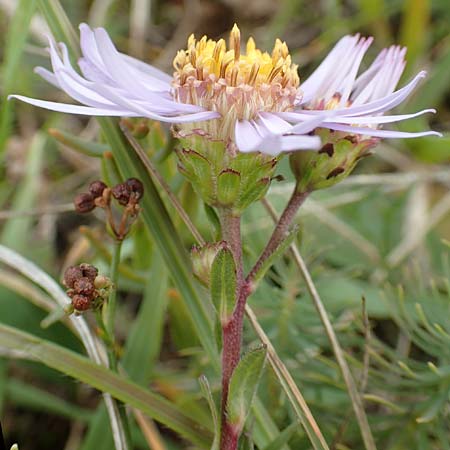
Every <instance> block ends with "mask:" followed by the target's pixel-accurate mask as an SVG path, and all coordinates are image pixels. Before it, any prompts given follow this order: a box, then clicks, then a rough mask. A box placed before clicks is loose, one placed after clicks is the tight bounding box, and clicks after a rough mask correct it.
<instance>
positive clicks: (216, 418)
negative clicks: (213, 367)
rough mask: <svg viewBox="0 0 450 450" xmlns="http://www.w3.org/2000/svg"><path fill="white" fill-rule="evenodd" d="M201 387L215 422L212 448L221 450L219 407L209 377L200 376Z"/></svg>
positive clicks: (212, 449)
mask: <svg viewBox="0 0 450 450" xmlns="http://www.w3.org/2000/svg"><path fill="white" fill-rule="evenodd" d="M199 383H200V388H201V390H202V393H203V396H204V397H205V398H206V401H207V402H208V406H209V409H210V411H211V416H212V418H213V422H214V441H213V443H212V445H211V449H210V450H219V438H220V421H219V415H218V413H217V407H216V404H215V403H214V398H213V395H212V392H211V387H210V385H209V382H208V378H206V377H205V376H204V375H202V376H201V377H200V378H199Z"/></svg>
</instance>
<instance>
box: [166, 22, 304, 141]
mask: <svg viewBox="0 0 450 450" xmlns="http://www.w3.org/2000/svg"><path fill="white" fill-rule="evenodd" d="M173 65H174V68H175V73H174V81H173V86H174V97H175V98H176V100H177V101H179V102H182V103H189V104H194V105H199V106H202V107H204V108H206V109H208V110H210V111H217V112H219V113H220V114H221V116H222V118H221V119H217V120H212V121H209V122H205V123H204V124H191V125H189V126H188V125H183V127H182V128H183V129H185V130H186V129H187V128H190V129H194V128H202V129H203V130H204V131H207V132H208V133H209V134H210V135H211V136H212V137H214V138H219V139H224V140H227V139H232V138H233V130H234V124H235V122H236V120H242V119H245V120H250V119H254V118H255V117H256V115H257V113H258V112H262V111H273V112H279V111H287V110H290V109H292V107H293V105H294V101H295V99H296V96H297V88H298V86H299V83H300V80H299V77H298V74H297V66H296V65H295V64H292V61H291V56H290V54H289V50H288V47H287V45H286V43H285V42H281V41H280V40H279V39H277V40H276V42H275V45H274V48H273V51H272V54H271V55H270V54H269V53H267V52H262V51H261V50H259V49H257V48H256V46H255V41H254V40H253V38H250V39H249V40H248V41H247V45H246V52H245V53H241V34H240V31H239V28H238V27H237V26H236V25H234V27H233V29H232V31H231V33H230V40H229V48H228V49H227V45H226V43H225V41H224V40H223V39H219V40H218V41H214V40H212V39H208V38H207V37H206V36H203V37H202V38H201V39H200V40H196V39H195V37H194V35H191V36H190V37H189V39H188V43H187V49H186V50H180V51H179V52H178V53H177V55H176V57H175V59H174V61H173Z"/></svg>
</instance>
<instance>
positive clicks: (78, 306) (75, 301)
mask: <svg viewBox="0 0 450 450" xmlns="http://www.w3.org/2000/svg"><path fill="white" fill-rule="evenodd" d="M91 303H92V300H91V299H90V298H88V297H85V296H84V295H80V294H76V295H74V296H73V297H72V306H73V308H74V310H75V311H79V312H82V311H87V310H88V309H89V308H90V307H91Z"/></svg>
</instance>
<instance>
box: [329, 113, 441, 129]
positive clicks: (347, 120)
mask: <svg viewBox="0 0 450 450" xmlns="http://www.w3.org/2000/svg"><path fill="white" fill-rule="evenodd" d="M427 113H433V114H435V113H436V110H435V109H423V110H422V111H418V112H416V113H413V114H397V115H391V116H355V117H333V118H332V119H330V120H328V121H327V120H324V121H323V122H324V124H327V123H342V124H349V125H352V124H358V125H364V124H381V123H393V122H400V121H402V120H407V119H412V118H413V117H417V116H421V115H422V114H427Z"/></svg>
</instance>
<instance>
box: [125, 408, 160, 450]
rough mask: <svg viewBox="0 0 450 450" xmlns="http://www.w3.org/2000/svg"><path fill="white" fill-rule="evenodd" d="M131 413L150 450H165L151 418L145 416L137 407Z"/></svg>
mask: <svg viewBox="0 0 450 450" xmlns="http://www.w3.org/2000/svg"><path fill="white" fill-rule="evenodd" d="M133 414H134V417H135V419H136V422H137V423H138V425H139V428H140V429H141V431H142V434H143V435H144V437H145V440H146V441H147V444H148V447H149V448H151V449H152V450H167V448H166V446H165V445H164V442H163V440H162V438H161V436H160V434H159V431H158V429H157V428H156V425H155V423H154V422H153V420H151V419H149V418H148V417H146V416H145V414H144V413H143V412H141V411H139V410H138V409H133Z"/></svg>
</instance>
